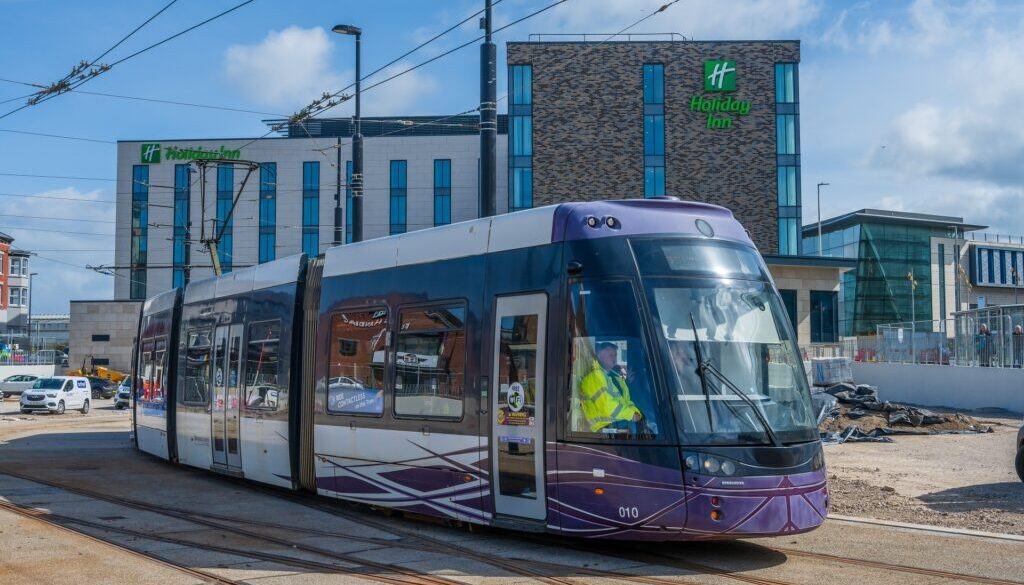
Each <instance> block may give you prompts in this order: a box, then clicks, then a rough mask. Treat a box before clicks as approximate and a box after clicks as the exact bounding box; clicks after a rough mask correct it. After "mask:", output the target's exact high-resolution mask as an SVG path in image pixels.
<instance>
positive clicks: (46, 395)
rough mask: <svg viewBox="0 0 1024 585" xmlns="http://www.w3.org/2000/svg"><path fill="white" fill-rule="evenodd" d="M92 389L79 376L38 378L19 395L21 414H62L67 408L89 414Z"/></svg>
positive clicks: (86, 381)
mask: <svg viewBox="0 0 1024 585" xmlns="http://www.w3.org/2000/svg"><path fill="white" fill-rule="evenodd" d="M91 396H92V387H91V385H90V383H89V379H88V378H83V377H81V376H53V377H52V378H39V379H38V380H36V381H35V382H33V383H32V387H31V388H29V389H28V390H25V391H24V392H22V394H21V413H22V414H29V413H32V412H52V413H55V414H64V411H65V410H66V409H68V408H71V409H77V410H79V411H81V412H82V414H85V413H87V412H89V403H90V402H91V400H90V397H91Z"/></svg>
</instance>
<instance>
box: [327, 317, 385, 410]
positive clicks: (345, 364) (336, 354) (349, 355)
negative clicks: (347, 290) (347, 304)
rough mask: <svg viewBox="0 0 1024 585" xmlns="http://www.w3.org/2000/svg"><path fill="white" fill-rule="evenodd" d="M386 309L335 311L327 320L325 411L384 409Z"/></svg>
mask: <svg viewBox="0 0 1024 585" xmlns="http://www.w3.org/2000/svg"><path fill="white" fill-rule="evenodd" d="M387 328H388V311H387V309H384V308H371V309H358V310H355V311H342V312H340V313H335V314H334V316H333V318H332V319H331V353H330V358H329V360H328V361H329V363H328V378H329V381H328V384H327V411H328V412H333V413H338V414H372V415H379V414H381V413H383V412H384V354H385V347H386V344H387Z"/></svg>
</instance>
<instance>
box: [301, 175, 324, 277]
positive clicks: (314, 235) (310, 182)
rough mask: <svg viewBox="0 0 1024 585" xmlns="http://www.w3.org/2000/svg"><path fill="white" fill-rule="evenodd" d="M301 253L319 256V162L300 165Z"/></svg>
mask: <svg viewBox="0 0 1024 585" xmlns="http://www.w3.org/2000/svg"><path fill="white" fill-rule="evenodd" d="M302 251H303V252H304V253H305V254H306V255H307V256H310V257H313V256H317V255H318V254H320V162H319V161H306V162H304V163H302Z"/></svg>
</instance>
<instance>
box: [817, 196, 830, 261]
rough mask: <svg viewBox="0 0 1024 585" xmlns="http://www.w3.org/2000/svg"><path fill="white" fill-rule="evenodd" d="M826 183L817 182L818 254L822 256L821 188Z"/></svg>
mask: <svg viewBox="0 0 1024 585" xmlns="http://www.w3.org/2000/svg"><path fill="white" fill-rule="evenodd" d="M826 185H828V183H818V256H823V255H824V254H823V253H822V245H821V188H822V187H824V186H826Z"/></svg>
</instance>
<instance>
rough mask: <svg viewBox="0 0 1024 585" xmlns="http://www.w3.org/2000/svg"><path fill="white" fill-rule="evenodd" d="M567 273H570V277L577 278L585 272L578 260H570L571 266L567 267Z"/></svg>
mask: <svg viewBox="0 0 1024 585" xmlns="http://www.w3.org/2000/svg"><path fill="white" fill-rule="evenodd" d="M566 271H567V272H568V273H569V275H570V276H575V275H577V274H579V273H581V272H583V264H581V263H580V262H579V261H578V260H570V261H569V264H568V265H567V266H566Z"/></svg>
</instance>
